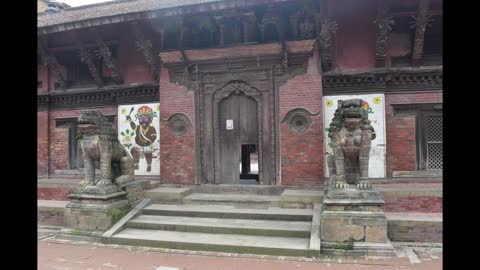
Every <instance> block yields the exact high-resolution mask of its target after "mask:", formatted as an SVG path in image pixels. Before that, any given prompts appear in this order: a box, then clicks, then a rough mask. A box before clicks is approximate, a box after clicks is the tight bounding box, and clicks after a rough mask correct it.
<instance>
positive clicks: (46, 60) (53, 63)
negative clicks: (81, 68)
mask: <svg viewBox="0 0 480 270" xmlns="http://www.w3.org/2000/svg"><path fill="white" fill-rule="evenodd" d="M37 49H38V52H39V54H40V57H41V58H42V62H43V65H44V66H47V67H48V69H50V70H51V71H52V72H53V75H54V76H55V78H56V79H57V80H58V83H59V84H60V89H65V88H66V87H67V83H66V81H65V78H63V75H62V73H61V72H60V70H58V61H57V58H55V56H54V55H53V54H49V53H47V51H46V50H45V48H44V47H43V45H42V43H41V41H40V40H39V41H38V42H37Z"/></svg>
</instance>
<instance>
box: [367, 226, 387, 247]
mask: <svg viewBox="0 0 480 270" xmlns="http://www.w3.org/2000/svg"><path fill="white" fill-rule="evenodd" d="M387 240H388V238H387V226H386V224H385V226H376V227H370V226H367V227H365V241H366V242H373V243H385V242H387Z"/></svg>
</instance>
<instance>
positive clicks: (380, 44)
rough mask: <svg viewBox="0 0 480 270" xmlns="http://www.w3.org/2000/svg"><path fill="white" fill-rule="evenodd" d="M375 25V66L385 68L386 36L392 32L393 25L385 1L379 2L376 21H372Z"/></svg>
mask: <svg viewBox="0 0 480 270" xmlns="http://www.w3.org/2000/svg"><path fill="white" fill-rule="evenodd" d="M374 23H375V24H376V25H377V37H376V45H375V59H376V66H377V67H381V66H385V58H386V56H387V53H386V51H387V40H388V34H389V33H390V31H391V30H392V27H391V25H393V24H394V20H393V17H392V16H390V15H389V6H388V1H387V0H379V1H378V7H377V19H376V20H375V21H374Z"/></svg>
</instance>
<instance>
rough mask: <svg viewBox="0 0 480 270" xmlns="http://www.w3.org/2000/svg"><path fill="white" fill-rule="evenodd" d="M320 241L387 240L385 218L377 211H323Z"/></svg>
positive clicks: (382, 241)
mask: <svg viewBox="0 0 480 270" xmlns="http://www.w3.org/2000/svg"><path fill="white" fill-rule="evenodd" d="M320 232H321V239H322V241H331V242H341V243H344V242H349V241H353V242H372V243H385V242H387V219H386V218H385V215H384V214H383V213H379V212H366V211H364V212H356V211H323V212H322V214H321V217H320Z"/></svg>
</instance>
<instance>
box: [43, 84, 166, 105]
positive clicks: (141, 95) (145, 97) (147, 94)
mask: <svg viewBox="0 0 480 270" xmlns="http://www.w3.org/2000/svg"><path fill="white" fill-rule="evenodd" d="M159 100H160V95H159V88H158V84H146V85H140V86H122V87H119V86H116V87H108V88H107V87H106V88H103V89H96V90H88V91H80V90H78V91H73V90H72V91H66V92H61V93H55V92H52V93H46V94H39V95H38V96H37V110H38V111H45V110H64V109H80V108H88V107H100V106H118V105H122V104H132V103H141V102H158V101H159Z"/></svg>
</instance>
